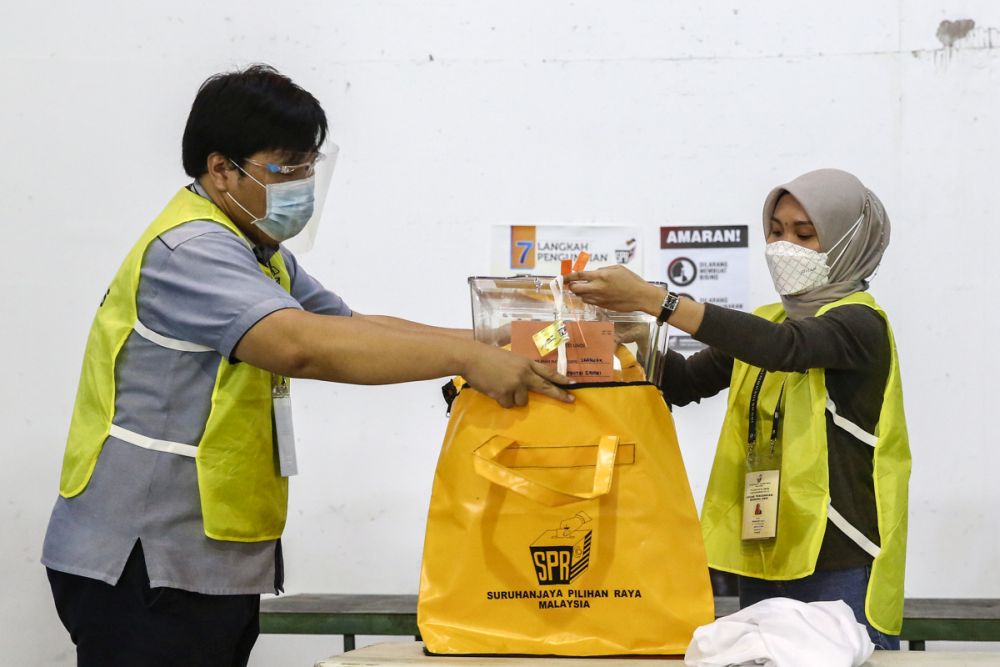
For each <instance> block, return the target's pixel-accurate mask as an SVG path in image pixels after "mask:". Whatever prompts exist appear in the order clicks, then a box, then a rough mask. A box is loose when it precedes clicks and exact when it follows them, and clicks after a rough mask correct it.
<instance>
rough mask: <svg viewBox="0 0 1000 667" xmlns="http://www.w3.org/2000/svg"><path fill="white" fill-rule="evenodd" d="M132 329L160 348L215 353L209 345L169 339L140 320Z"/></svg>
mask: <svg viewBox="0 0 1000 667" xmlns="http://www.w3.org/2000/svg"><path fill="white" fill-rule="evenodd" d="M132 328H133V329H134V330H135V332H136V333H137V334H139V335H140V336H142V337H143V338H145V339H146V340H148V341H149V342H150V343H155V344H156V345H159V346H160V347H165V348H167V349H170V350H177V351H178V352H215V350H213V349H212V348H210V347H208V346H207V345H199V344H198V343H189V342H188V341H186V340H180V339H177V338H168V337H166V336H164V335H162V334H158V333H156V332H155V331H153V330H152V329H150V328H149V327H147V326H146V325H145V324H143V323H142V322H140V321H139V320H136V321H135V325H134V326H133V327H132Z"/></svg>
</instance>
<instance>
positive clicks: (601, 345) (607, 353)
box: [510, 320, 615, 382]
mask: <svg viewBox="0 0 1000 667" xmlns="http://www.w3.org/2000/svg"><path fill="white" fill-rule="evenodd" d="M564 322H565V324H566V332H567V333H568V334H569V342H568V343H566V375H567V376H568V377H569V378H570V379H571V380H576V381H577V382H610V381H612V380H613V379H614V377H613V375H612V372H613V369H614V354H615V325H614V323H613V322H578V321H575V320H564ZM551 324H552V321H547V322H546V321H538V320H515V321H514V322H511V325H510V349H511V350H512V351H513V352H515V353H517V354H520V355H521V356H524V357H527V358H529V359H533V360H535V361H540V362H542V363H543V364H546V365H551V366H552V369H553V370H555V366H556V361H557V360H558V358H559V357H558V355H559V352H558V350H555V351H553V352H549V353H548V354H546V355H545V356H544V357H543V356H541V354H540V353H539V351H538V347H537V346H536V345H535V341H534V340H533V339H532V337H533V336H534V335H535V334H536V333H538V332H539V331H541V330H542V329H544V328H545V327H547V326H550V325H551Z"/></svg>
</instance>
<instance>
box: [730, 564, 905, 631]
mask: <svg viewBox="0 0 1000 667" xmlns="http://www.w3.org/2000/svg"><path fill="white" fill-rule="evenodd" d="M869 576H871V567H852V568H849V569H846V570H817V571H816V572H815V573H814V574H811V575H809V576H808V577H803V578H802V579H792V580H791V581H765V580H763V579H754V578H752V577H740V578H739V581H740V609H743V608H744V607H749V606H750V605H752V604H756V603H757V602H760V601H761V600H766V599H768V598H779V597H780V598H791V599H793V600H798V601H799V602H820V601H823V600H843V601H844V602H846V603H847V606H848V607H850V608H851V611H853V612H854V617H855V618H857V619H858V623H861V624H862V625H864V626H865V627H866V628H868V636H869V637H871V639H872V643H874V644H875V648H880V649H889V650H892V651H898V650H899V637H896V636H894V635H887V634H883V633H882V632H879V631H878V630H876V629H875V628H873V627H872V626H871V623H869V622H868V618H867V617H866V616H865V593H866V592H867V591H868V577H869Z"/></svg>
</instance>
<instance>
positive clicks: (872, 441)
mask: <svg viewBox="0 0 1000 667" xmlns="http://www.w3.org/2000/svg"><path fill="white" fill-rule="evenodd" d="M826 411H827V412H829V413H830V416H831V417H833V423H834V424H836V425H837V426H839V427H840V428H842V429H844V430H845V431H847V432H848V433H850V434H851V435H853V436H854V437H855V438H857V439H858V440H860V441H861V442H863V443H865V444H866V445H869V446H870V447H874V446H875V445H877V444H878V438H877V437H875V436H874V435H872V434H871V433H869V432H868V431H865V430H864V429H862V428H861V427H860V426H858V425H857V424H855V423H854V422H852V421H849V420H847V419H844V418H843V417H841V416H840V415H838V414H837V406H836V405H834V403H833V401H831V400H830V397H829V396H828V397H827V399H826Z"/></svg>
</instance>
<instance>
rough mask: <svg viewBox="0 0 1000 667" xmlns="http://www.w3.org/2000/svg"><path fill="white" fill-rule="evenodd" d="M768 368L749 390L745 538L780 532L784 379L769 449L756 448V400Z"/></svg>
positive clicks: (770, 537)
mask: <svg viewBox="0 0 1000 667" xmlns="http://www.w3.org/2000/svg"><path fill="white" fill-rule="evenodd" d="M766 374H767V371H765V370H763V369H762V370H761V371H760V375H758V376H757V381H756V382H755V383H754V386H753V392H752V393H751V394H750V417H749V422H750V423H749V429H748V432H747V458H746V468H747V473H746V478H745V481H744V486H743V531H742V538H743V539H744V540H746V541H755V540H770V539H774V538H775V536H777V534H778V496H779V489H780V484H781V456H780V455H776V453H775V447H776V445H777V442H778V426H779V424H780V422H781V400H782V398H784V395H785V385H784V383H782V385H781V391H780V393H779V394H778V402H777V404H775V406H774V421H773V422H772V423H771V440H770V443H769V445H770V446H769V448H768V450H767V452H765V453H764V454H763V455H761V454H760V453H758V451H757V402H758V400H759V398H760V389H761V387H762V386H763V384H764V376H765V375H766Z"/></svg>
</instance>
